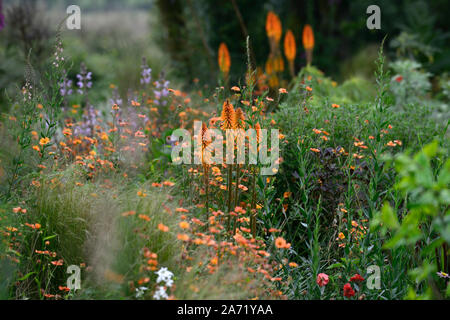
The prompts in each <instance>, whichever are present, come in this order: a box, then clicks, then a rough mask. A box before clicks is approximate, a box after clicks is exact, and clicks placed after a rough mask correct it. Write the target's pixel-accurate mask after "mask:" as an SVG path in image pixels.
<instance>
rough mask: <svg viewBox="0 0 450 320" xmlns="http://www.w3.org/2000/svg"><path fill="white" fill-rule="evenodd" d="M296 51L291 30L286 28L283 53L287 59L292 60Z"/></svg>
mask: <svg viewBox="0 0 450 320" xmlns="http://www.w3.org/2000/svg"><path fill="white" fill-rule="evenodd" d="M296 53H297V47H296V44H295V38H294V34H293V33H292V31H291V30H288V31H287V32H286V35H285V36H284V55H285V56H286V59H288V60H289V61H294V59H295V55H296Z"/></svg>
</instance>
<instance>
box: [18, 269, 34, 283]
mask: <svg viewBox="0 0 450 320" xmlns="http://www.w3.org/2000/svg"><path fill="white" fill-rule="evenodd" d="M35 273H36V271H32V272H29V273H27V274H26V275H24V276H23V277H22V278H20V279H18V281H23V280H26V279H28V277H29V276H31V275H32V274H35Z"/></svg>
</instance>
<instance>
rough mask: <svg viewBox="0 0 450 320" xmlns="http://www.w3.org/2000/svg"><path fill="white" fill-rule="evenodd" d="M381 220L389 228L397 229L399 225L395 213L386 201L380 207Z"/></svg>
mask: <svg viewBox="0 0 450 320" xmlns="http://www.w3.org/2000/svg"><path fill="white" fill-rule="evenodd" d="M381 220H382V221H383V223H384V225H385V226H386V227H388V228H389V229H397V228H398V227H399V226H400V224H399V222H398V218H397V215H396V213H395V212H394V210H393V209H392V207H391V206H390V205H389V203H387V202H386V203H385V204H384V205H383V208H382V209H381Z"/></svg>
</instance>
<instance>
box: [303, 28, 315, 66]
mask: <svg viewBox="0 0 450 320" xmlns="http://www.w3.org/2000/svg"><path fill="white" fill-rule="evenodd" d="M302 40H303V47H304V48H305V50H306V63H307V64H308V65H310V64H311V62H312V51H313V49H314V33H313V30H312V28H311V26H310V25H309V24H307V25H305V27H304V28H303V37H302Z"/></svg>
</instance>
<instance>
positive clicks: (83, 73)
mask: <svg viewBox="0 0 450 320" xmlns="http://www.w3.org/2000/svg"><path fill="white" fill-rule="evenodd" d="M77 78H78V82H77V86H78V90H77V91H78V93H79V94H84V93H85V92H84V91H83V90H82V89H83V88H89V89H90V88H91V87H92V81H89V80H91V79H92V72H90V71H89V72H87V69H86V65H85V64H84V63H82V64H81V66H80V73H79V74H77ZM86 91H87V90H86Z"/></svg>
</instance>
